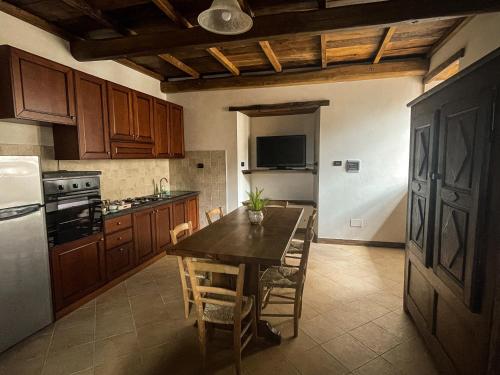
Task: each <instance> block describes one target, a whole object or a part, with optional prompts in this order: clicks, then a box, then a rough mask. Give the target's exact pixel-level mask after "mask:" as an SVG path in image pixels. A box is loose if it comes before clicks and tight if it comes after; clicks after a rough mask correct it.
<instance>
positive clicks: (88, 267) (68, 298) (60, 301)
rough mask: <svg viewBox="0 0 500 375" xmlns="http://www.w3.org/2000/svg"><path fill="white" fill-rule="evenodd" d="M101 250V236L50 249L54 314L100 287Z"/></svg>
mask: <svg viewBox="0 0 500 375" xmlns="http://www.w3.org/2000/svg"><path fill="white" fill-rule="evenodd" d="M104 251H105V250H104V237H103V235H102V234H98V235H95V236H92V237H87V238H83V239H80V240H77V241H73V242H69V243H66V244H64V245H60V246H55V247H54V248H52V249H51V252H50V258H51V259H50V260H51V267H52V293H53V297H54V307H55V310H56V311H57V310H60V309H62V308H64V307H66V306H68V305H70V304H72V303H74V302H76V301H78V300H79V299H80V298H82V297H84V296H86V295H87V294H89V293H91V292H93V291H94V290H96V289H98V288H99V287H101V286H102V285H104V283H105V282H106V262H105V255H104Z"/></svg>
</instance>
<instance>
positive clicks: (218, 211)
mask: <svg viewBox="0 0 500 375" xmlns="http://www.w3.org/2000/svg"><path fill="white" fill-rule="evenodd" d="M205 215H206V216H207V221H208V224H212V223H213V222H214V221H215V220H214V219H213V218H214V217H216V218H217V219H216V220H219V219H222V218H223V217H224V211H223V210H222V207H217V208H213V209H211V210H210V211H206V212H205Z"/></svg>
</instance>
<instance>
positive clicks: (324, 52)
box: [321, 34, 328, 69]
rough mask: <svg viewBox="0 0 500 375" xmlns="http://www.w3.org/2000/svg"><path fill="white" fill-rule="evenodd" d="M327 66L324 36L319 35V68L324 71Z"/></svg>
mask: <svg viewBox="0 0 500 375" xmlns="http://www.w3.org/2000/svg"><path fill="white" fill-rule="evenodd" d="M327 66H328V56H327V55H326V35H325V34H321V67H322V68H323V69H324V68H326V67H327Z"/></svg>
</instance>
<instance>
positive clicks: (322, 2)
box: [318, 0, 328, 9]
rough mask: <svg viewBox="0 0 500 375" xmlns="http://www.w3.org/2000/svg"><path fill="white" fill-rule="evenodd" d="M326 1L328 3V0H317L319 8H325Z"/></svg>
mask: <svg viewBox="0 0 500 375" xmlns="http://www.w3.org/2000/svg"><path fill="white" fill-rule="evenodd" d="M327 3H328V0H318V7H319V9H326V5H327Z"/></svg>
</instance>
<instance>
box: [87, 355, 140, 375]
mask: <svg viewBox="0 0 500 375" xmlns="http://www.w3.org/2000/svg"><path fill="white" fill-rule="evenodd" d="M141 374H144V375H146V372H145V371H144V367H143V365H142V361H141V357H140V355H138V354H131V355H127V356H121V357H119V358H112V359H108V360H107V361H106V362H105V363H101V364H98V365H97V366H96V367H95V368H94V375H141Z"/></svg>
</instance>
